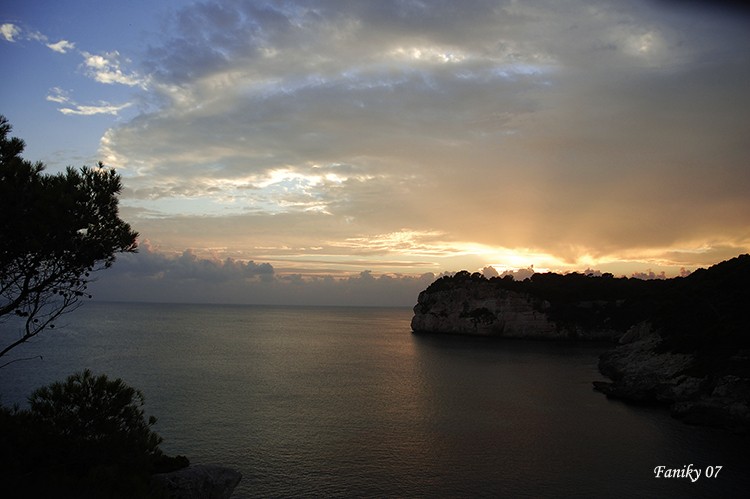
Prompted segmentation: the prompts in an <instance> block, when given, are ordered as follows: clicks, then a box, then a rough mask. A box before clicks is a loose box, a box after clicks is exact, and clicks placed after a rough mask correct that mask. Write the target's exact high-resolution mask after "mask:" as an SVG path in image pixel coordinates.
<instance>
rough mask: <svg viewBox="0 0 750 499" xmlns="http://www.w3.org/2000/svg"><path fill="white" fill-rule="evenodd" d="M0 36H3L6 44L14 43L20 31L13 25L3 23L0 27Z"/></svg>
mask: <svg viewBox="0 0 750 499" xmlns="http://www.w3.org/2000/svg"><path fill="white" fill-rule="evenodd" d="M0 34H2V35H3V38H5V40H6V41H8V42H15V41H16V38H17V37H18V36H19V35H20V34H21V29H20V28H19V27H18V26H16V25H15V24H11V23H5V24H3V25H0Z"/></svg>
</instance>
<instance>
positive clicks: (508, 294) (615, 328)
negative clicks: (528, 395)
mask: <svg viewBox="0 0 750 499" xmlns="http://www.w3.org/2000/svg"><path fill="white" fill-rule="evenodd" d="M748 303H750V255H740V256H738V257H736V258H733V259H731V260H728V261H725V262H722V263H719V264H717V265H714V266H713V267H710V268H709V269H699V270H697V271H695V272H693V273H692V274H690V275H689V276H687V277H678V278H673V279H666V280H652V281H645V280H640V279H634V278H624V277H623V278H615V277H613V276H612V275H607V274H605V275H604V276H587V275H584V274H576V273H574V274H566V275H559V274H553V273H546V274H534V275H533V276H532V277H531V278H530V279H526V280H524V281H514V280H512V279H510V278H497V277H495V278H492V279H486V278H484V277H483V276H482V275H481V274H478V273H475V274H470V273H469V272H466V271H463V272H459V273H457V274H456V275H454V276H449V277H442V278H440V279H438V280H436V281H435V282H434V283H432V284H431V285H430V286H429V287H428V288H427V289H426V290H424V291H422V292H421V293H420V294H419V298H418V302H417V305H416V306H415V307H414V317H413V319H412V323H411V325H412V330H413V331H414V332H417V333H454V334H473V335H488V336H500V337H508V338H536V339H555V340H558V339H560V340H569V339H574V340H602V339H607V340H612V341H618V342H619V343H620V346H617V347H616V348H614V349H613V350H611V351H609V352H606V353H604V354H603V355H602V356H601V358H600V362H599V369H600V371H601V372H602V374H604V375H605V376H607V377H609V378H610V379H611V380H612V382H611V383H604V382H597V383H595V387H596V388H597V389H598V390H600V391H602V392H603V393H605V394H606V395H607V396H609V397H614V398H620V399H623V400H627V401H630V402H637V403H663V404H667V405H669V406H670V408H671V410H672V413H673V415H675V416H676V417H681V418H683V419H685V421H686V422H690V423H696V424H708V425H716V426H723V427H727V428H731V429H735V430H738V431H744V430H747V429H748V428H749V427H750V409H749V408H748V401H749V400H750V320H749V318H750V312H748Z"/></svg>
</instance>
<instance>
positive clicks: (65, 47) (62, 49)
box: [47, 40, 76, 54]
mask: <svg viewBox="0 0 750 499" xmlns="http://www.w3.org/2000/svg"><path fill="white" fill-rule="evenodd" d="M47 46H48V47H49V48H51V49H52V50H54V51H55V52H58V53H60V54H65V53H67V52H68V51H69V50H73V49H74V48H75V47H76V44H75V43H73V42H69V41H67V40H60V41H59V42H57V43H48V44H47Z"/></svg>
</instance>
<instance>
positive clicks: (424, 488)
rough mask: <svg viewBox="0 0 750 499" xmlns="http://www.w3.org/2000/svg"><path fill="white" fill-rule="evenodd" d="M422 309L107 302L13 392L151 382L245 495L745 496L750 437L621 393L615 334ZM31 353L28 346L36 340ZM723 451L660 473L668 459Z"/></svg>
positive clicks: (74, 326) (167, 430) (3, 376)
mask: <svg viewBox="0 0 750 499" xmlns="http://www.w3.org/2000/svg"><path fill="white" fill-rule="evenodd" d="M410 319H411V312H410V311H409V310H408V309H355V308H284V307H230V306H189V305H134V304H101V303H90V304H87V305H86V307H84V308H82V309H81V310H79V311H78V312H76V314H75V315H73V316H71V317H70V319H69V321H68V322H69V323H70V325H69V326H68V327H67V328H66V329H65V331H64V332H63V334H55V335H47V336H46V337H45V338H44V339H42V340H40V341H38V342H36V344H34V345H33V346H30V347H29V348H28V349H27V352H28V351H33V353H34V354H36V353H40V354H42V355H43V356H44V361H31V362H22V363H17V364H13V365H12V367H11V366H9V367H8V368H6V369H3V370H2V371H0V393H2V395H3V399H2V400H3V402H4V403H6V404H8V403H13V402H17V401H22V400H23V399H24V397H25V396H26V395H28V393H29V392H30V391H31V390H32V389H33V388H35V387H37V386H40V385H42V384H46V383H48V382H51V381H54V380H56V379H61V378H63V377H64V376H66V375H67V374H69V373H71V372H73V371H76V370H80V369H83V368H86V367H89V368H91V369H93V370H94V371H95V372H106V373H107V374H109V375H110V376H113V377H122V378H124V379H125V380H126V381H127V382H128V383H130V384H131V385H133V386H136V387H138V388H140V389H141V390H142V391H143V392H144V393H145V395H146V401H147V413H148V414H153V415H156V416H157V417H158V418H159V423H158V425H157V428H156V429H157V431H158V432H159V433H160V434H161V435H162V436H163V437H164V439H165V442H164V444H163V448H164V450H165V451H167V452H169V453H180V454H186V455H188V456H189V457H190V458H191V460H192V461H193V462H210V463H218V464H226V465H229V466H233V467H236V468H238V469H240V470H241V471H242V473H243V475H244V478H243V480H242V482H241V483H240V486H239V487H238V489H237V491H236V497H278V496H308V497H309V496H327V497H330V496H352V495H356V496H378V497H382V496H399V497H405V496H497V495H501V496H514V497H566V496H576V497H601V496H602V495H605V494H606V495H609V496H613V497H632V496H636V495H638V496H645V497H660V496H661V497H663V496H673V495H681V496H687V497H690V496H700V495H702V494H705V495H709V496H710V495H716V494H719V493H722V494H724V495H725V496H730V497H731V496H737V497H740V494H741V493H743V492H744V491H745V490H746V489H747V487H748V486H749V485H750V479H749V478H748V477H747V470H748V469H750V468H748V464H750V458H748V457H747V456H744V455H743V449H744V448H746V445H747V440H746V439H738V438H736V437H733V436H730V435H726V434H724V433H721V432H718V431H715V430H710V429H703V428H692V427H688V426H685V425H683V424H682V423H680V422H677V421H674V420H672V419H670V418H669V417H668V415H666V414H665V413H664V412H663V411H660V410H655V409H644V408H633V407H629V406H626V405H624V404H621V403H617V402H610V401H607V400H606V399H605V398H604V397H603V396H601V395H600V394H597V393H595V392H593V391H592V389H591V381H592V380H594V379H600V376H599V374H598V373H597V371H596V361H597V356H598V353H599V352H600V351H601V350H602V348H603V347H602V346H595V345H566V344H557V343H544V342H526V341H488V340H486V339H481V338H465V337H444V336H423V335H412V334H411V333H410V332H409V321H410ZM19 355H23V354H22V353H19ZM690 463H693V464H694V466H695V467H703V468H705V466H708V465H723V466H724V469H723V471H722V473H723V475H722V476H720V477H719V478H718V479H713V480H709V479H702V480H699V481H698V482H696V483H694V484H693V483H690V482H689V481H687V480H684V479H683V480H671V481H670V480H665V479H661V480H656V479H654V478H653V471H652V470H653V468H654V467H655V466H657V465H659V464H664V465H667V466H672V467H681V466H682V465H684V464H690Z"/></svg>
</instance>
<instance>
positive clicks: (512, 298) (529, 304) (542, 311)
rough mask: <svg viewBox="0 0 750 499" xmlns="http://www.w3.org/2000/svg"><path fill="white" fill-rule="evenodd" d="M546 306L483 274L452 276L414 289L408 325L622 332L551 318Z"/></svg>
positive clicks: (563, 333)
mask: <svg viewBox="0 0 750 499" xmlns="http://www.w3.org/2000/svg"><path fill="white" fill-rule="evenodd" d="M581 306H583V307H587V306H591V305H590V304H589V303H588V302H587V303H584V304H582V305H581ZM550 307H551V305H550V303H549V302H548V301H546V300H540V299H535V298H533V297H532V296H531V295H529V294H528V293H523V292H517V291H512V290H506V289H502V288H498V287H497V286H495V285H494V283H493V282H491V281H488V280H469V281H464V282H462V281H457V282H456V283H454V285H451V286H448V287H444V288H438V289H435V288H433V289H427V290H425V291H422V292H421V293H420V294H419V298H418V300H417V305H416V306H415V307H414V317H413V318H412V321H411V328H412V330H413V331H414V332H417V333H449V334H468V335H481V336H502V337H506V338H529V339H553V340H571V339H583V340H615V339H617V338H619V336H620V335H621V334H622V332H620V331H616V330H613V329H610V328H606V327H593V328H589V327H585V326H583V325H581V324H571V323H568V324H562V323H560V322H556V321H554V320H552V319H551V318H550V316H549V315H548V313H547V312H548V310H549V309H550Z"/></svg>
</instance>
